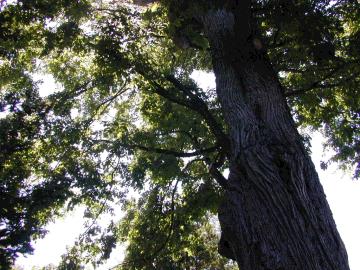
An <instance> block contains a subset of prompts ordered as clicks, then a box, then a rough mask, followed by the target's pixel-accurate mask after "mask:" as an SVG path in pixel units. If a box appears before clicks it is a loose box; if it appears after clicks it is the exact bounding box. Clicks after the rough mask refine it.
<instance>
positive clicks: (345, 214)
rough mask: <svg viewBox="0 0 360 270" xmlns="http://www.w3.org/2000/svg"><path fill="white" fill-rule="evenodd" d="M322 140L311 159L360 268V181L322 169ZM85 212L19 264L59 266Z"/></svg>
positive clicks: (205, 78) (204, 82) (117, 253)
mask: <svg viewBox="0 0 360 270" xmlns="http://www.w3.org/2000/svg"><path fill="white" fill-rule="evenodd" d="M192 77H193V79H195V80H196V81H197V82H198V84H199V86H200V87H202V88H205V89H206V88H208V87H213V86H214V84H215V81H214V76H213V75H212V74H207V73H204V72H196V73H194V74H193V75H192ZM36 78H37V79H42V80H43V84H42V85H40V89H39V90H40V94H41V95H43V96H45V95H47V94H49V93H51V92H53V91H54V89H56V85H55V82H54V80H53V79H52V78H51V76H45V77H43V75H38V76H37V77H36ZM57 87H59V86H57ZM323 141H324V138H323V137H322V136H321V134H320V133H314V134H313V135H312V142H311V144H312V148H311V150H312V160H313V162H314V164H315V166H316V169H317V172H318V174H319V177H320V181H321V183H322V185H323V187H324V190H325V194H326V196H327V199H328V202H329V204H330V207H331V210H332V212H333V216H334V219H335V221H336V224H337V228H338V230H339V233H340V235H341V237H342V239H343V242H344V243H345V246H346V248H347V252H348V256H349V263H350V269H352V270H357V269H360V256H359V251H360V215H359V214H358V213H359V212H358V208H359V206H360V181H356V180H353V179H352V178H351V172H344V171H341V170H339V169H338V168H337V165H336V164H332V165H330V166H329V167H328V169H327V170H325V171H324V170H322V169H320V161H321V160H326V157H328V156H329V155H331V153H330V152H326V153H325V152H324V151H323V148H322V142H323ZM82 214H83V208H82V207H78V208H76V209H75V210H74V211H73V212H71V213H69V214H67V215H66V216H65V217H64V218H62V219H59V220H56V221H55V222H52V223H50V224H49V225H48V226H47V227H46V229H47V230H48V231H49V233H48V234H47V235H46V236H45V238H43V239H40V240H38V241H36V242H34V245H33V246H34V248H35V251H34V254H33V255H28V256H27V257H23V256H21V257H19V259H18V260H17V265H19V266H22V267H23V268H24V269H25V270H31V268H32V267H33V266H46V265H48V264H50V263H53V264H55V265H56V263H58V262H59V261H60V257H61V255H62V254H63V253H64V252H65V251H66V247H67V246H71V245H72V244H73V243H74V241H75V239H76V237H77V236H78V235H79V234H81V233H82V232H83V231H84V227H83V223H84V220H83V219H82ZM118 215H120V213H118ZM123 257H124V250H123V248H122V247H117V249H116V250H114V251H113V253H112V256H111V257H110V259H109V261H108V263H107V264H105V265H102V266H100V267H99V268H97V269H99V270H107V269H110V268H111V267H113V266H115V265H117V264H118V263H119V262H121V260H122V259H123ZM89 269H92V268H89Z"/></svg>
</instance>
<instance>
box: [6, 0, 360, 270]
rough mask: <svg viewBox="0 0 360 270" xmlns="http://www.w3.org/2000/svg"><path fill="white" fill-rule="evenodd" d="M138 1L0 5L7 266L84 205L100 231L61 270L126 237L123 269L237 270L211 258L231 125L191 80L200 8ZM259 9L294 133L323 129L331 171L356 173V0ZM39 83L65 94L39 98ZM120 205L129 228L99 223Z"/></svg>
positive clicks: (46, 0)
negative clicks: (44, 78) (336, 167)
mask: <svg viewBox="0 0 360 270" xmlns="http://www.w3.org/2000/svg"><path fill="white" fill-rule="evenodd" d="M7 2H8V3H7ZM138 2H142V1H138ZM145 2H146V1H145ZM148 2H151V1H148ZM135 3H136V5H133V4H130V3H127V2H126V1H113V2H111V1H96V0H94V1H90V0H78V1H68V0H62V1H50V0H31V1H29V0H26V1H25V0H18V1H11V2H10V1H1V4H0V5H1V6H0V7H1V12H0V64H1V66H0V85H1V92H0V206H1V207H0V265H2V267H3V268H5V269H6V267H9V265H11V264H12V262H13V260H14V259H15V258H16V257H17V255H18V254H19V253H22V254H26V253H30V252H31V251H32V247H31V243H30V242H31V239H36V238H39V237H42V236H43V235H44V233H45V231H44V226H45V225H46V224H47V222H49V221H50V220H52V219H53V218H56V217H57V216H59V215H61V214H62V213H63V211H64V209H66V210H71V209H73V207H74V206H76V205H79V204H83V205H86V207H87V210H86V212H85V214H84V216H85V218H87V219H89V220H90V221H89V224H90V225H89V227H88V229H87V231H86V232H85V233H84V235H82V236H81V237H80V238H79V241H78V245H77V246H75V247H74V248H72V249H71V250H69V254H67V255H64V257H63V262H62V263H61V265H60V266H59V269H79V267H80V265H81V264H85V263H93V264H95V265H96V264H99V263H102V262H103V261H104V260H106V259H108V258H109V256H110V253H111V251H112V249H113V248H114V247H115V246H116V244H117V243H125V242H126V243H127V250H126V258H125V260H124V263H123V264H122V265H120V266H119V269H231V267H233V266H232V265H231V264H229V263H228V262H227V260H225V259H223V258H220V257H219V255H218V254H217V252H216V242H217V238H218V234H217V229H216V228H214V227H212V225H211V224H210V223H209V219H211V218H210V217H211V216H212V215H214V214H215V213H216V207H217V205H218V202H219V200H220V197H221V192H222V191H221V175H220V172H222V171H224V170H225V169H226V167H227V161H226V160H224V157H223V153H222V152H221V147H220V145H219V138H221V137H222V135H223V134H226V132H227V127H226V126H225V125H224V124H223V120H222V115H221V111H220V106H219V104H218V101H217V98H216V94H215V91H214V89H201V88H199V87H198V86H197V85H196V82H194V80H192V79H191V76H190V75H191V74H192V73H193V72H194V71H196V70H205V71H211V68H212V67H211V60H210V57H209V48H208V43H207V40H206V37H205V36H204V34H203V33H202V32H201V27H200V26H199V25H197V22H196V21H194V20H192V14H193V13H194V12H195V13H196V10H189V9H188V6H187V4H186V3H187V2H186V1H161V3H152V4H150V5H148V6H144V5H139V4H140V3H137V1H135ZM180 11H181V12H180ZM179 12H180V14H179ZM252 13H253V16H254V17H256V18H257V21H258V24H259V25H258V29H259V35H260V36H262V40H261V42H260V41H259V44H260V45H261V46H264V48H263V49H264V50H267V51H268V55H269V58H270V60H271V63H272V64H273V66H274V68H275V70H276V72H277V73H278V75H279V78H280V80H281V82H282V85H283V87H284V95H285V96H287V97H288V102H289V104H290V106H291V109H292V114H293V116H294V118H295V120H296V122H297V124H298V125H299V127H309V128H310V129H312V130H320V131H321V132H322V133H323V134H324V135H325V136H326V138H327V146H328V147H331V148H333V149H335V152H336V154H335V156H334V157H333V158H332V160H335V161H338V162H340V164H342V166H344V167H355V174H354V175H355V177H359V173H360V167H359V166H360V165H359V158H360V156H359V154H360V141H359V138H360V136H359V135H360V134H359V130H360V120H359V119H360V118H359V114H360V112H359V108H360V100H359V97H360V95H359V93H358V91H359V86H360V76H359V74H360V66H359V62H360V47H359V44H360V8H359V5H358V4H357V3H356V2H355V1H345V0H337V1H325V0H324V1H310V0H302V1H282V0H277V1H262V0H258V1H253V5H252ZM39 74H51V75H52V77H53V78H54V79H55V81H56V83H57V85H58V88H57V89H48V90H49V93H50V94H44V93H39V89H40V85H41V81H37V80H36V79H35V78H36V77H39ZM304 141H306V136H304ZM328 162H330V161H324V163H323V165H324V167H326V165H327V163H328ZM214 179H218V181H215V180H214ZM219 179H220V180H219ZM132 191H135V193H138V194H140V198H139V199H136V200H135V199H133V198H131V196H130V195H129V194H131V193H132ZM135 197H136V196H135ZM134 200H135V201H134ZM119 205H122V207H123V209H124V212H125V217H124V218H123V219H122V220H121V221H117V220H114V221H112V222H111V223H110V224H109V226H108V227H107V228H103V229H101V228H100V227H99V226H98V225H97V218H98V217H99V216H100V215H101V214H102V213H111V212H112V210H113V208H114V207H120V206H119Z"/></svg>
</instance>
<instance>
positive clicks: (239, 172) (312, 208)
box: [202, 0, 349, 270]
mask: <svg viewBox="0 0 360 270" xmlns="http://www.w3.org/2000/svg"><path fill="white" fill-rule="evenodd" d="M224 2H226V1H224ZM231 2H232V3H233V4H229V5H227V6H226V7H223V8H221V7H219V8H218V9H211V10H210V11H207V12H206V13H205V15H203V16H202V22H203V24H204V27H205V33H206V34H207V36H208V39H209V43H210V48H211V53H212V59H213V68H214V72H215V75H216V87H217V94H218V97H219V100H220V103H221V106H222V108H223V113H224V117H225V121H226V123H227V125H228V127H229V133H230V134H229V136H230V139H231V153H230V155H229V159H230V164H231V166H230V174H229V180H228V189H227V190H226V192H225V195H224V200H223V203H222V205H221V206H220V208H219V220H220V224H221V229H222V239H221V241H220V248H219V251H220V253H222V255H224V256H227V257H229V258H233V259H235V260H236V261H237V263H238V265H239V267H240V269H241V270H265V269H271V270H275V269H277V270H280V269H281V270H287V269H288V270H297V269H299V270H300V269H301V270H304V269H309V270H310V269H316V270H320V269H321V270H325V269H333V270H345V269H349V266H348V260H347V254H346V250H345V248H344V245H343V243H342V240H341V238H340V236H339V234H338V232H337V229H336V225H335V222H334V220H333V217H332V213H331V211H330V208H329V205H328V203H327V201H326V197H325V194H324V191H323V188H322V186H321V184H320V182H319V179H318V176H317V173H316V171H315V168H314V165H313V163H312V161H311V159H310V157H309V155H308V154H307V152H306V151H305V149H304V147H303V144H302V140H301V136H300V135H299V134H298V132H297V130H296V127H295V125H294V122H293V119H292V117H291V115H290V112H289V108H288V107H287V104H286V100H285V97H284V95H283V91H282V88H281V85H280V84H279V82H278V80H277V76H276V74H275V73H274V72H273V70H272V68H271V65H270V63H269V61H268V60H267V58H266V54H265V53H264V50H263V48H262V44H261V38H260V37H258V36H257V35H256V30H255V28H254V27H253V26H252V23H251V15H250V13H249V10H250V8H249V5H250V3H249V2H250V1H246V0H244V1H230V3H231ZM238 2H241V4H240V3H238Z"/></svg>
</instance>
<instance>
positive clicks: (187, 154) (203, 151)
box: [93, 140, 219, 157]
mask: <svg viewBox="0 0 360 270" xmlns="http://www.w3.org/2000/svg"><path fill="white" fill-rule="evenodd" d="M93 141H94V142H96V143H98V142H100V143H112V144H114V145H116V146H118V147H124V148H127V149H139V150H143V151H146V152H152V153H157V154H164V155H171V156H174V157H194V156H199V155H203V154H209V153H213V152H215V151H217V150H218V149H219V147H218V146H213V147H209V148H205V149H198V150H195V151H193V152H180V151H176V150H172V149H163V148H156V147H150V146H145V145H140V144H128V143H122V142H117V141H110V140H93Z"/></svg>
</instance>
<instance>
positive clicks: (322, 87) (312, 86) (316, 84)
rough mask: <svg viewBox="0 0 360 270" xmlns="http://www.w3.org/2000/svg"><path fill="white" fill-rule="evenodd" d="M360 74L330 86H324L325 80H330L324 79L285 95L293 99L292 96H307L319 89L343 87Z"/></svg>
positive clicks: (329, 84)
mask: <svg viewBox="0 0 360 270" xmlns="http://www.w3.org/2000/svg"><path fill="white" fill-rule="evenodd" d="M359 74H360V73H354V74H353V75H351V76H349V77H347V78H345V79H343V80H341V81H338V82H337V83H328V84H322V83H323V82H324V80H326V79H328V78H324V79H322V80H319V81H316V82H313V83H312V84H311V85H310V86H308V87H306V88H303V89H298V90H293V91H290V92H287V93H285V97H291V96H296V95H301V94H305V93H307V92H309V91H311V90H314V89H316V88H318V89H325V88H333V87H337V86H340V85H342V84H343V83H345V82H348V81H350V80H352V79H355V78H356V77H357V76H359Z"/></svg>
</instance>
